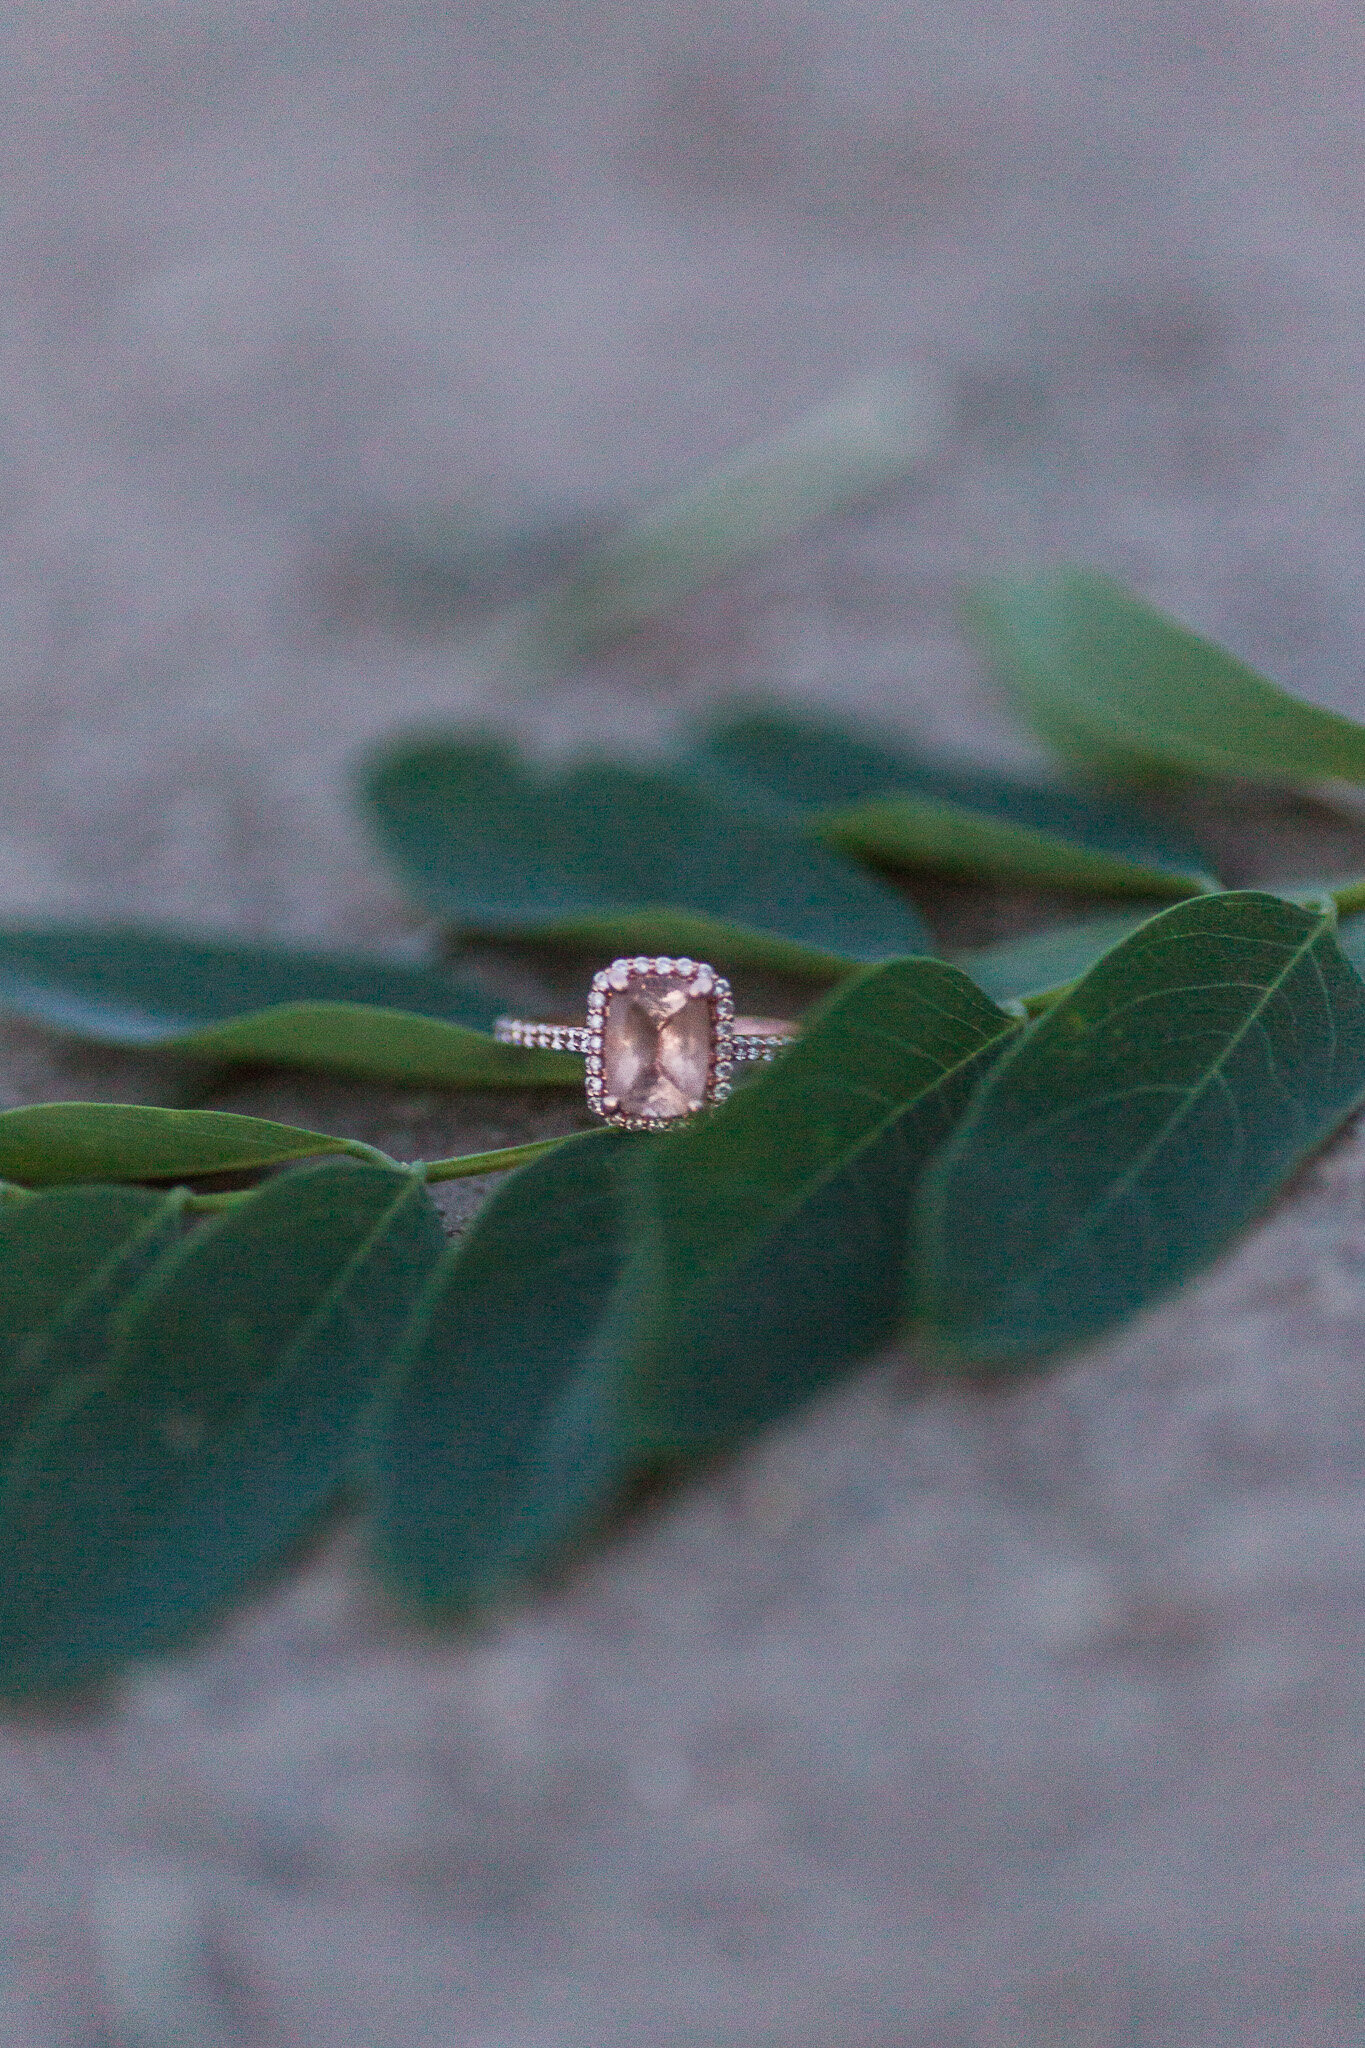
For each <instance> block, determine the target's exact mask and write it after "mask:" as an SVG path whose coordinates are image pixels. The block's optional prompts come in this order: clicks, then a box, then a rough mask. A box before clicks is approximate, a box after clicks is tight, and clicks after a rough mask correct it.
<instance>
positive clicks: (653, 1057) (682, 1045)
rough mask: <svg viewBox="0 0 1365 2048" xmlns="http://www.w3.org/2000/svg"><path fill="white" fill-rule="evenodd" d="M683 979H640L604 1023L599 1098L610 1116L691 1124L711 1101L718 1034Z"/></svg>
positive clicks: (703, 1002) (615, 999)
mask: <svg viewBox="0 0 1365 2048" xmlns="http://www.w3.org/2000/svg"><path fill="white" fill-rule="evenodd" d="M689 979H691V977H684V976H683V975H681V974H641V975H639V976H637V977H636V979H635V980H634V981H632V982H631V984H630V986H629V988H626V989H622V990H621V991H620V993H619V994H618V993H616V992H615V991H613V993H612V995H611V998H610V1000H609V1002H608V1003H607V1013H606V1016H605V1018H604V1019H603V1022H602V1096H603V1103H602V1106H603V1108H604V1109H607V1110H609V1111H610V1112H611V1114H612V1115H613V1116H628V1117H645V1118H648V1119H649V1120H650V1121H651V1122H652V1121H654V1120H656V1119H660V1120H661V1119H663V1118H665V1117H672V1116H687V1115H689V1114H690V1112H691V1111H692V1110H694V1109H700V1108H701V1106H702V1104H703V1103H704V1102H705V1100H706V1080H707V1076H708V1074H709V1073H710V1070H711V1045H712V1037H713V1034H714V1030H715V1026H714V1023H713V1021H712V1016H711V1005H710V1003H709V1002H708V1001H707V999H706V997H705V996H694V995H692V994H691V993H690V991H689V988H688V980H689Z"/></svg>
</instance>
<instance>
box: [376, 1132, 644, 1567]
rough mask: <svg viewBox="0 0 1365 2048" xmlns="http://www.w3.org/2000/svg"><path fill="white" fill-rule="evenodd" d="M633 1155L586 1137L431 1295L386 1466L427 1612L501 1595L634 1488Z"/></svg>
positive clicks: (388, 1549) (442, 1274) (394, 1418)
mask: <svg viewBox="0 0 1365 2048" xmlns="http://www.w3.org/2000/svg"><path fill="white" fill-rule="evenodd" d="M630 1145H631V1140H630V1139H629V1138H627V1137H626V1136H625V1134H624V1133H622V1132H619V1131H594V1132H589V1133H585V1134H584V1135H583V1136H581V1137H578V1138H571V1139H570V1140H569V1141H568V1142H567V1143H566V1144H564V1145H562V1146H560V1147H559V1148H558V1150H557V1151H555V1152H554V1153H552V1154H551V1155H550V1156H549V1157H547V1158H544V1159H541V1160H540V1161H538V1162H537V1163H536V1164H535V1165H534V1166H530V1167H527V1168H525V1169H524V1170H523V1171H522V1172H520V1173H517V1174H514V1175H513V1176H511V1178H509V1179H508V1180H507V1181H506V1182H505V1183H504V1184H503V1186H502V1187H501V1188H499V1190H498V1192H497V1193H496V1194H495V1195H494V1196H493V1197H492V1199H491V1200H490V1201H489V1202H488V1203H487V1204H486V1205H485V1207H484V1208H483V1209H482V1210H481V1211H480V1213H479V1215H478V1217H477V1218H476V1219H475V1221H474V1223H473V1225H472V1226H471V1228H470V1230H469V1232H468V1234H467V1236H466V1237H465V1239H464V1241H463V1242H462V1243H461V1244H460V1245H458V1246H456V1247H454V1248H453V1249H452V1250H451V1251H450V1252H449V1253H448V1254H447V1256H446V1258H445V1259H444V1261H443V1262H442V1264H441V1266H440V1268H439V1269H438V1271H437V1273H436V1275H435V1277H434V1279H433V1281H432V1283H431V1285H430V1287H429V1289H428V1292H427V1295H426V1298H425V1300H424V1302H423V1304H422V1307H421V1309H420V1311H419V1313H418V1315H417V1317H416V1319H415V1320H414V1322H413V1324H412V1327H411V1330H410V1332H409V1335H408V1338H407V1340H406V1342H405V1344H404V1346H403V1348H402V1351H401V1353H400V1355H399V1357H398V1359H397V1360H396V1362H395V1366H394V1370H393V1373H392V1377H391V1380H390V1383H389V1386H388V1388H387V1391H386V1393H385V1395H384V1397H383V1399H382V1401H381V1403H380V1406H379V1409H378V1413H377V1422H376V1428H375V1433H374V1446H373V1456H372V1471H373V1475H374V1480H375V1486H376V1491H377V1496H378V1498H377V1506H376V1512H375V1520H376V1535H377V1541H378V1545H379V1550H380V1554H381V1556H382V1558H383V1560H384V1562H385V1564H386V1566H387V1568H388V1570H389V1572H390V1574H391V1575H392V1576H393V1577H394V1579H395V1580H396V1581H397V1582H398V1584H399V1585H401V1586H402V1587H403V1589H404V1590H405V1591H406V1592H407V1593H409V1594H410V1595H411V1596H412V1597H414V1598H417V1599H422V1600H427V1601H435V1602H442V1603H451V1604H455V1605H458V1606H466V1607H467V1606H472V1605H479V1604H482V1603H484V1602H486V1601H488V1600H490V1599H492V1598H494V1597H495V1596H496V1595H497V1594H498V1593H499V1592H501V1591H502V1590H503V1589H504V1588H505V1586H506V1585H507V1584H508V1583H509V1582H510V1581H511V1580H513V1579H515V1578H516V1577H518V1576H519V1575H521V1574H522V1573H524V1572H526V1571H529V1570H531V1569H534V1568H535V1567H536V1566H538V1565H540V1564H541V1563H543V1562H544V1560H545V1559H546V1558H547V1557H548V1556H550V1555H551V1554H552V1552H553V1551H554V1550H555V1549H557V1548H558V1547H559V1546H560V1545H561V1544H563V1543H564V1542H566V1541H568V1540H569V1539H570V1538H572V1537H573V1536H574V1535H575V1534H577V1533H578V1531H579V1530H580V1529H581V1528H582V1527H583V1526H584V1525H585V1524H586V1523H587V1522H589V1521H591V1520H592V1519H593V1518H594V1517H595V1516H596V1515H597V1514H599V1513H600V1512H601V1510H602V1508H603V1506H604V1505H605V1503H606V1502H607V1501H608V1500H609V1499H610V1497H611V1495H612V1494H613V1493H614V1492H615V1490H616V1488H617V1487H618V1485H619V1484H620V1482H621V1479H622V1477H623V1474H624V1471H625V1469H626V1457H627V1446H626V1432H625V1430H624V1429H623V1427H622V1424H621V1421H620V1416H619V1409H620V1374H619V1370H618V1369H617V1364H616V1360H615V1358H614V1356H613V1352H612V1348H611V1344H610V1336H609V1333H610V1329H611V1305H612V1302H613V1298H614V1291H615V1286H616V1281H617V1278H618V1274H619V1268H620V1261H621V1255H622V1242H621V1230H620V1210H621V1179H620V1176H621V1165H622V1159H623V1155H625V1154H628V1152H629V1149H630Z"/></svg>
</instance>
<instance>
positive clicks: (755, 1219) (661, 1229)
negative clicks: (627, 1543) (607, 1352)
mask: <svg viewBox="0 0 1365 2048" xmlns="http://www.w3.org/2000/svg"><path fill="white" fill-rule="evenodd" d="M1017 1029H1018V1026H1017V1024H1016V1023H1015V1021H1014V1020H1013V1019H1012V1018H1010V1017H1007V1016H1005V1015H1004V1014H1003V1013H1002V1012H1001V1011H1000V1010H998V1009H997V1008H996V1007H995V1005H994V1004H993V1003H990V1002H988V1001H987V1000H986V998H985V997H984V996H982V995H981V993H980V992H979V990H977V989H976V988H974V987H973V986H972V984H971V982H969V981H968V980H967V978H966V976H965V975H963V974H961V973H960V972H959V971H958V970H957V969H956V968H954V967H949V966H947V965H945V964H943V963H942V962H939V961H932V960H905V961H894V962H892V963H890V964H889V965H887V966H884V967H878V968H873V969H870V970H869V971H868V972H867V973H865V974H863V975H860V976H858V977H857V978H856V979H855V980H854V981H852V982H850V983H848V984H846V985H845V986H844V987H843V988H841V989H839V990H838V991H837V992H836V993H835V994H834V995H833V996H832V997H831V998H830V999H829V1000H828V1001H827V1002H826V1003H825V1004H824V1005H823V1006H822V1008H821V1009H820V1010H819V1011H818V1012H817V1013H816V1015H815V1016H814V1018H813V1019H812V1020H811V1022H810V1024H809V1026H808V1028H807V1030H806V1031H805V1033H804V1035H803V1037H802V1038H801V1039H800V1040H799V1041H798V1042H797V1043H796V1044H795V1045H793V1046H791V1047H790V1048H789V1049H788V1050H787V1051H785V1052H784V1053H783V1054H782V1055H781V1057H780V1058H779V1059H778V1060H777V1061H775V1062H774V1064H773V1065H772V1066H771V1067H770V1068H769V1069H768V1070H767V1071H766V1072H764V1073H763V1074H762V1075H761V1076H760V1077H758V1078H757V1079H755V1080H754V1081H753V1082H752V1083H751V1084H750V1085H749V1086H747V1087H745V1088H743V1089H741V1090H740V1091H739V1092H738V1093H737V1094H736V1095H734V1096H733V1097H732V1098H731V1100H730V1101H729V1102H727V1103H726V1104H725V1105H724V1106H723V1107H721V1108H719V1109H717V1110H716V1111H715V1112H714V1113H713V1114H712V1115H710V1116H708V1117H706V1118H704V1119H701V1120H699V1121H698V1122H697V1123H695V1124H693V1125H689V1126H687V1127H686V1128H684V1129H682V1130H680V1131H677V1132H671V1133H669V1134H667V1135H665V1136H662V1137H659V1138H656V1139H653V1140H651V1141H649V1142H648V1143H647V1144H645V1145H644V1146H642V1147H641V1148H640V1151H639V1152H638V1154H637V1155H636V1162H635V1171H634V1176H633V1180H632V1189H631V1194H632V1201H631V1221H632V1238H633V1258H632V1263H631V1267H630V1269H629V1273H628V1282H627V1286H626V1287H625V1288H624V1289H623V1292H622V1302H623V1303H625V1302H626V1299H627V1297H628V1296H629V1297H630V1300H629V1309H630V1329H629V1337H628V1343H629V1365H628V1369H629V1375H630V1383H631V1402H632V1413H633V1418H634V1427H635V1430H636V1434H637V1440H638V1443H639V1446H640V1448H641V1450H642V1451H643V1452H644V1453H646V1454H660V1453H667V1454H676V1453H679V1452H684V1451H686V1452H691V1451H697V1450H703V1449H707V1448H710V1447H711V1446H713V1445H716V1444H720V1443H724V1442H728V1441H730V1440H731V1439H732V1438H734V1437H735V1436H737V1435H739V1434H741V1433H742V1432H745V1431H748V1430H752V1429H755V1428H758V1427H760V1426H761V1425H762V1424H763V1423H765V1422H767V1421H768V1420H770V1419H771V1418H772V1417H774V1416H776V1415H779V1414H781V1413H783V1412H784V1411H785V1410H786V1409H788V1408H790V1407H791V1406H793V1405H794V1404H795V1403H796V1402H799V1401H801V1400H804V1399H805V1398H806V1397H807V1396H808V1395H809V1394H810V1393H812V1392H813V1391H814V1390H815V1389H816V1388H818V1387H820V1386H822V1385H824V1384H825V1383H826V1382H827V1381H828V1380H829V1379H830V1378H831V1377H832V1376H833V1375H834V1374H835V1373H837V1372H838V1371H839V1370H840V1369H841V1368H842V1367H843V1366H845V1365H847V1364H848V1363H849V1361H850V1360H852V1359H855V1358H858V1357H860V1356H862V1355H863V1354H865V1353H866V1352H868V1351H870V1350H872V1349H873V1348H874V1347H875V1346H876V1345H877V1344H879V1343H883V1342H885V1341H886V1340H887V1339H888V1338H889V1337H890V1336H891V1335H892V1333H893V1332H894V1330H895V1328H896V1325H897V1322H898V1321H899V1318H900V1315H901V1308H902V1303H901V1297H902V1290H903V1285H904V1263H905V1258H904V1248H905V1241H906V1231H907V1226H908V1220H909V1214H910V1206H911V1203H912V1201H913V1198H914V1194H915V1189H916V1186H917V1184H918V1180H919V1177H920V1175H921V1173H922V1172H923V1170H924V1168H925V1166H926V1165H927V1163H928V1161H929V1160H930V1158H931V1157H932V1155H933V1153H934V1152H935V1151H936V1149H937V1147H938V1146H939V1144H940V1143H941V1142H942V1140H943V1139H944V1137H945V1136H946V1135H947V1133H948V1132H949V1130H951V1128H952V1126H953V1124H954V1122H955V1121H956V1119H957V1117H958V1116H959V1115H960V1114H961V1112H962V1109H963V1107H964V1105H965V1104H966V1102H967V1101H968V1099H969V1097H970V1096H971V1093H972V1091H973V1089H974V1088H975V1087H976V1086H977V1085H978V1084H979V1083H980V1081H981V1079H982V1076H983V1075H984V1074H985V1073H986V1072H987V1071H988V1069H989V1068H990V1066H991V1065H992V1064H993V1062H994V1061H995V1060H996V1059H997V1058H998V1056H999V1055H1000V1053H1001V1051H1002V1050H1003V1048H1004V1047H1005V1045H1006V1044H1007V1042H1008V1040H1009V1038H1010V1037H1011V1035H1012V1034H1013V1033H1014V1032H1015V1031H1017ZM623 1335H624V1333H623Z"/></svg>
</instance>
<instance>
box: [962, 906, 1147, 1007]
mask: <svg viewBox="0 0 1365 2048" xmlns="http://www.w3.org/2000/svg"><path fill="white" fill-rule="evenodd" d="M1152 914H1153V913H1152V912H1151V911H1150V910H1126V911H1117V912H1114V913H1112V914H1111V915H1109V916H1107V917H1083V918H1078V919H1076V920H1075V922H1074V923H1070V924H1056V925H1049V926H1048V927H1047V929H1046V930H1045V931H1041V932H1028V933H1026V934H1025V935H1024V936H1023V937H1022V938H1018V939H1000V940H998V941H997V942H996V944H995V945H993V946H979V947H977V948H976V950H975V951H973V952H971V953H956V954H954V956H953V962H954V965H955V966H957V967H960V968H961V969H962V972H963V973H964V974H969V975H970V976H971V978H972V980H973V981H974V982H975V983H976V985H977V987H978V988H980V989H984V990H985V992H986V994H987V995H988V996H989V997H990V998H991V1000H992V1002H996V1003H1006V1002H1023V1003H1024V1004H1025V1005H1026V1007H1028V1008H1029V1009H1033V1008H1035V1007H1037V1008H1045V1007H1046V1005H1047V1003H1048V1002H1049V1001H1050V1000H1051V999H1052V998H1053V997H1054V996H1055V995H1056V994H1057V993H1058V991H1059V990H1061V989H1063V988H1067V987H1069V986H1070V984H1071V983H1072V982H1073V981H1079V979H1080V977H1081V976H1082V975H1083V974H1085V973H1088V971H1089V970H1090V968H1092V967H1093V966H1094V965H1095V962H1096V961H1097V960H1101V959H1103V957H1104V955H1105V954H1106V953H1108V952H1109V951H1110V950H1111V949H1112V948H1113V947H1114V946H1117V945H1118V944H1119V943H1120V941H1121V940H1123V939H1126V938H1130V937H1131V936H1132V934H1133V933H1134V932H1136V931H1141V929H1142V927H1143V925H1145V924H1146V923H1147V921H1148V919H1149V918H1150V917H1151V916H1152Z"/></svg>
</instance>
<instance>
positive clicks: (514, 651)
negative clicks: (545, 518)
mask: <svg viewBox="0 0 1365 2048" xmlns="http://www.w3.org/2000/svg"><path fill="white" fill-rule="evenodd" d="M942 426H943V409H942V406H941V405H940V403H939V402H938V399H937V397H936V394H935V393H934V392H933V390H932V389H931V388H930V386H929V385H928V384H927V383H926V382H925V380H924V379H923V378H922V377H921V378H914V379H912V378H910V377H906V376H879V377H873V378H869V379H867V380H866V381H865V382H864V383H862V384H859V385H856V386H855V387H854V388H853V389H852V390H850V391H847V392H844V393H843V394H842V395H841V396H840V397H838V398H836V399H835V400H833V402H832V403H830V404H829V405H827V406H823V407H821V408H820V409H819V410H818V411H815V412H812V413H809V414H807V415H806V416H805V418H803V419H800V420H797V421H796V422H795V423H794V424H793V425H792V426H791V427H789V428H787V429H786V430H785V431H784V432H782V433H780V434H776V435H774V436H773V437H772V438H771V439H769V440H764V441H756V442H753V443H751V444H750V445H749V446H748V447H746V448H741V449H740V450H739V451H738V453H737V454H735V455H733V456H731V457H730V458H729V459H728V460H727V461H725V462H722V463H720V464H719V465H718V466H717V467H716V468H715V469H713V470H712V471H710V472H709V474H707V475H706V476H703V477H701V478H700V479H699V480H698V481H697V482H696V483H694V484H692V485H690V486H689V487H688V488H687V489H685V490H683V491H680V492H679V493H678V494H677V495H676V496H675V497H673V498H670V499H667V500H665V502H664V503H663V504H661V505H659V506H658V507H656V508H655V509H654V510H653V511H651V512H646V513H645V514H644V515H643V517H641V518H640V519H638V520H636V521H635V522H634V523H633V524H632V525H630V526H627V527H626V528H625V529H624V530H623V531H622V532H621V533H620V534H618V535H616V536H614V537H613V538H612V539H610V540H608V541H606V542H605V543H604V544H603V545H602V546H601V547H598V548H596V549H594V550H593V551H592V552H591V553H590V554H589V555H588V556H587V557H586V559H585V560H584V561H583V562H581V563H580V564H579V566H578V568H577V569H576V570H575V571H574V572H573V574H572V575H570V576H569V577H568V578H567V579H566V580H565V581H564V582H563V583H562V584H561V585H560V587H559V588H558V589H557V590H555V591H552V592H551V593H550V595H549V596H548V597H547V598H545V599H544V600H542V601H541V602H540V603H539V604H537V605H534V606H532V607H531V608H530V609H529V610H528V611H527V612H525V613H524V614H523V615H522V616H520V617H519V618H516V619H515V620H514V621H513V622H512V625H511V627H510V629H504V631H503V633H502V634H501V635H495V636H494V641H493V644H494V646H495V647H497V648H498V650H499V652H500V655H501V659H502V663H503V665H504V666H505V667H512V668H516V667H519V668H523V669H531V670H535V669H538V668H544V667H546V666H552V665H553V664H554V663H556V662H559V661H563V660H566V659H572V658H574V657H575V656H577V655H580V654H582V653H585V652H586V651H588V650H589V649H591V648H592V647H594V646H597V645H599V644H601V643H602V642H604V641H609V640H613V639H617V638H619V637H620V636H621V635H622V634H625V633H629V632H631V631H633V630H634V628H636V627H637V626H640V625H643V624H645V623H646V622H647V621H649V620H651V619H654V618H656V617H658V615H659V614H660V613H661V612H663V611H666V610H667V609H668V607H669V606H670V605H674V604H677V603H678V602H679V601H680V599H682V598H684V597H686V596H688V595H689V594H690V592H692V591H694V590H697V589H699V588H701V587H702V586H703V585H704V584H707V583H710V582H712V581H713V580H714V579H715V578H716V577H718V576H724V575H727V574H728V573H729V572H730V571H732V570H733V569H736V568H738V567H739V565H740V564H741V563H743V562H745V561H748V560H750V559H751V558H752V557H754V556H756V555H762V554H766V553H768V552H769V551H770V550H771V549H772V548H774V547H776V546H777V545H778V543H779V542H780V541H783V540H786V539H787V538H788V537H789V536H790V535H791V534H793V533H796V532H798V531H799V529H800V528H801V527H803V526H806V525H809V524H810V522H811V521H812V520H816V519H823V518H826V517H827V516H828V515H829V514H831V513H834V512H839V511H842V510H843V509H844V507H846V506H848V505H851V504H854V503H856V502H857V501H858V500H859V499H862V498H866V497H868V496H869V495H871V494H872V493H874V492H876V491H879V490H883V489H885V488H886V486H887V485H888V484H892V483H895V482H896V481H898V480H899V479H900V478H901V477H903V476H905V475H907V474H908V473H909V472H910V471H911V470H912V469H914V468H916V467H917V466H918V465H919V464H920V463H921V462H922V461H923V460H924V458H925V456H926V455H927V454H928V453H929V452H930V450H931V449H932V448H933V446H934V444H935V442H936V441H937V439H938V438H939V435H940V433H941V431H942Z"/></svg>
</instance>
